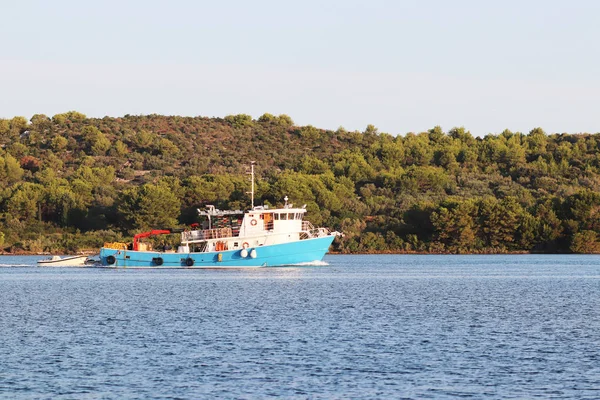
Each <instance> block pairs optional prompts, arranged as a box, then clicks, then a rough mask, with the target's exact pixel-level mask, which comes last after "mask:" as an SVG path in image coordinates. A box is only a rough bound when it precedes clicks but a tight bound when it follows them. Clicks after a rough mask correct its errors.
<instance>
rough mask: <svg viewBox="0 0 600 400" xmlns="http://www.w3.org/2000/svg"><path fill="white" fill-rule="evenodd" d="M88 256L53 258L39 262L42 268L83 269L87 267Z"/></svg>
mask: <svg viewBox="0 0 600 400" xmlns="http://www.w3.org/2000/svg"><path fill="white" fill-rule="evenodd" d="M87 259H88V256H67V257H60V256H52V257H50V258H47V259H45V260H38V262H37V264H38V266H40V267H82V266H84V265H85V262H86V261H87Z"/></svg>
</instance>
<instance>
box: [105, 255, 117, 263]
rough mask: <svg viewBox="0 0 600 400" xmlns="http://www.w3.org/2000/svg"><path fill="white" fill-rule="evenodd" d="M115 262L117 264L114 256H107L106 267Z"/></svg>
mask: <svg viewBox="0 0 600 400" xmlns="http://www.w3.org/2000/svg"><path fill="white" fill-rule="evenodd" d="M116 262H117V259H116V258H115V256H108V257H106V263H107V264H108V265H113V264H114V263H116Z"/></svg>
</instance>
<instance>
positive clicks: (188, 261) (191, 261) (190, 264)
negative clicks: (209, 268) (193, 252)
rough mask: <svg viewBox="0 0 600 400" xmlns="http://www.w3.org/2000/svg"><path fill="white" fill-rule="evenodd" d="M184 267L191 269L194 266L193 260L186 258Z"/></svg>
mask: <svg viewBox="0 0 600 400" xmlns="http://www.w3.org/2000/svg"><path fill="white" fill-rule="evenodd" d="M185 265H187V266H188V267H191V266H192V265H194V259H193V258H192V257H188V258H186V259H185Z"/></svg>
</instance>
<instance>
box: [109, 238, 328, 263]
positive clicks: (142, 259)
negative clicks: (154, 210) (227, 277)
mask: <svg viewBox="0 0 600 400" xmlns="http://www.w3.org/2000/svg"><path fill="white" fill-rule="evenodd" d="M334 238H335V236H333V235H331V236H325V237H320V238H314V239H306V240H300V241H297V242H292V243H282V244H276V245H270V246H259V247H256V248H254V250H256V258H251V257H250V256H249V255H248V256H247V257H242V255H241V253H242V251H241V250H226V251H218V252H217V251H215V252H210V253H161V252H156V251H133V250H115V249H107V248H104V247H103V248H101V249H100V260H101V262H102V266H105V267H112V268H247V267H276V266H281V265H294V264H302V263H309V262H312V261H321V260H322V259H323V257H324V256H325V253H327V251H328V250H329V246H330V245H331V243H332V242H333V239H334ZM251 250H253V248H249V249H247V251H248V254H250V251H251ZM113 259H114V262H112V263H111V261H113ZM190 260H192V261H193V262H192V261H190ZM190 264H192V265H190Z"/></svg>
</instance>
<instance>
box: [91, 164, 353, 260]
mask: <svg viewBox="0 0 600 400" xmlns="http://www.w3.org/2000/svg"><path fill="white" fill-rule="evenodd" d="M250 173H251V175H252V178H251V181H252V189H251V192H250V194H251V201H252V207H251V208H250V210H246V211H243V210H219V209H217V208H216V207H214V206H212V205H208V206H206V209H204V210H198V213H199V216H200V217H201V218H202V220H203V221H202V223H195V224H193V225H192V226H190V228H189V229H183V230H181V229H179V230H178V229H155V230H151V231H148V232H142V233H139V234H137V235H135V236H134V237H133V242H132V243H131V244H130V245H127V244H125V243H105V244H104V246H103V247H102V248H101V249H100V262H101V265H102V266H104V267H112V268H246V267H249V268H251V267H274V266H285V265H299V264H310V263H314V262H319V261H321V260H322V259H323V257H324V256H325V253H327V251H328V250H329V246H330V245H331V243H332V242H333V239H334V238H335V237H336V236H338V235H341V233H339V232H332V231H330V230H329V229H327V228H315V227H314V226H313V225H312V224H311V223H310V222H309V221H306V220H304V215H305V214H306V205H303V206H302V207H294V206H293V204H289V203H288V198H287V196H286V197H285V198H284V201H285V204H284V206H283V207H281V208H274V209H270V208H269V207H267V206H254V164H252V166H251V172H250ZM172 233H180V234H181V241H180V242H181V244H180V245H179V246H178V247H177V249H176V250H171V249H170V248H169V247H168V246H165V247H163V248H159V249H152V248H151V247H150V246H149V244H148V243H144V242H143V241H142V239H143V238H146V237H150V236H155V235H164V234H172Z"/></svg>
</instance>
